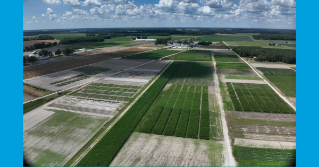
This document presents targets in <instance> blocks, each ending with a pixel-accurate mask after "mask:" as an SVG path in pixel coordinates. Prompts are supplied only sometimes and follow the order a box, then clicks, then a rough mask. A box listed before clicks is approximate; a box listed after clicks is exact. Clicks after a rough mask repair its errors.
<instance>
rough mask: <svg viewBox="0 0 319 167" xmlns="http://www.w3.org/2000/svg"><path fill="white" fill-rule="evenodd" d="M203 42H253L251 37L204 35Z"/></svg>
mask: <svg viewBox="0 0 319 167" xmlns="http://www.w3.org/2000/svg"><path fill="white" fill-rule="evenodd" d="M201 41H218V42H219V41H252V38H251V37H249V36H235V35H204V36H203V37H202V38H201Z"/></svg>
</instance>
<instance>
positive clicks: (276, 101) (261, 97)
mask: <svg viewBox="0 0 319 167" xmlns="http://www.w3.org/2000/svg"><path fill="white" fill-rule="evenodd" d="M227 87H228V92H229V94H230V98H231V100H232V102H233V104H234V107H235V111H247V112H265V113H283V114H293V113H295V112H294V110H293V109H292V108H291V107H290V106H289V105H288V104H287V103H286V102H285V101H284V100H282V99H281V98H280V97H279V96H278V95H277V94H276V93H275V92H274V91H273V90H272V89H271V88H270V87H269V86H268V85H266V84H247V83H227Z"/></svg>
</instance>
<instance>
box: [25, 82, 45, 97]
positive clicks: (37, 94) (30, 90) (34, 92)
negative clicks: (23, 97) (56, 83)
mask: <svg viewBox="0 0 319 167" xmlns="http://www.w3.org/2000/svg"><path fill="white" fill-rule="evenodd" d="M23 92H24V93H26V94H29V95H31V96H33V97H41V96H44V91H42V90H38V89H35V88H32V87H30V86H27V85H23Z"/></svg>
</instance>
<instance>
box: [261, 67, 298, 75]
mask: <svg viewBox="0 0 319 167" xmlns="http://www.w3.org/2000/svg"><path fill="white" fill-rule="evenodd" d="M257 69H258V70H259V71H261V72H262V73H263V74H264V75H288V76H295V75H296V71H294V70H292V69H280V68H262V67H257Z"/></svg>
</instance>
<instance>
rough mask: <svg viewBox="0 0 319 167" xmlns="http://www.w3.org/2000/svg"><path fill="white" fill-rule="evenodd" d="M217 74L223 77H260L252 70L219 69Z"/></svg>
mask: <svg viewBox="0 0 319 167" xmlns="http://www.w3.org/2000/svg"><path fill="white" fill-rule="evenodd" d="M217 72H218V73H219V74H221V75H226V76H227V75H240V76H250V77H258V76H257V74H256V73H255V72H254V71H253V70H252V69H217Z"/></svg>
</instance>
